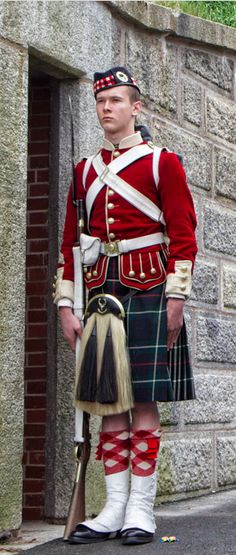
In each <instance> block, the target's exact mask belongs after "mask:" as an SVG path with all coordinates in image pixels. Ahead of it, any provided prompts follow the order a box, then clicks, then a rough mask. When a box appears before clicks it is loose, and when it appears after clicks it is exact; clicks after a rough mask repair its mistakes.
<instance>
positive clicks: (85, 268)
mask: <svg viewBox="0 0 236 555" xmlns="http://www.w3.org/2000/svg"><path fill="white" fill-rule="evenodd" d="M87 271H88V268H87V266H84V273H85V274H86V273H87Z"/></svg>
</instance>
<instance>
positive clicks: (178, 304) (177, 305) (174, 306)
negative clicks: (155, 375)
mask: <svg viewBox="0 0 236 555" xmlns="http://www.w3.org/2000/svg"><path fill="white" fill-rule="evenodd" d="M184 303H185V301H184V300H182V299H172V298H169V299H168V301H167V349H168V350H169V349H172V348H173V347H174V345H175V343H176V341H177V339H178V336H179V333H180V330H181V328H182V325H183V321H184V317H183V312H184Z"/></svg>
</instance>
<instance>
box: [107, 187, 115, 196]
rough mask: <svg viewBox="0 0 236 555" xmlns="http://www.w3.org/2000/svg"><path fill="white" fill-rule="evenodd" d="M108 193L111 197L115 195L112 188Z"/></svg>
mask: <svg viewBox="0 0 236 555" xmlns="http://www.w3.org/2000/svg"><path fill="white" fill-rule="evenodd" d="M108 195H109V197H112V195H114V191H113V190H112V189H109V191H108Z"/></svg>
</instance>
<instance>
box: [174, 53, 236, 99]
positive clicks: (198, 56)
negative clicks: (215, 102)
mask: <svg viewBox="0 0 236 555" xmlns="http://www.w3.org/2000/svg"><path fill="white" fill-rule="evenodd" d="M184 63H185V67H186V69H188V70H190V71H191V72H193V73H194V74H196V75H199V76H200V77H203V79H206V81H209V82H210V83H213V84H214V85H217V86H218V87H219V88H221V89H224V90H225V91H228V92H232V90H233V77H234V64H233V60H230V59H229V58H227V57H226V56H223V57H222V56H215V55H214V54H213V53H209V52H201V51H198V50H192V49H187V50H186V52H185V53H184Z"/></svg>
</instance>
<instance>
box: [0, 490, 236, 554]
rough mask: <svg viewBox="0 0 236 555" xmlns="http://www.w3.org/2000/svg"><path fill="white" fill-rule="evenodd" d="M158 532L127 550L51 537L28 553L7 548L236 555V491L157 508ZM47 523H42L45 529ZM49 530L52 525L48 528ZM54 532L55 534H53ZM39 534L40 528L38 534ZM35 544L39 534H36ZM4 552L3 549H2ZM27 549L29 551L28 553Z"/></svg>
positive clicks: (42, 551) (58, 532) (39, 551)
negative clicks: (172, 538)
mask: <svg viewBox="0 0 236 555" xmlns="http://www.w3.org/2000/svg"><path fill="white" fill-rule="evenodd" d="M156 522H157V531H156V537H155V541H154V542H153V543H151V544H146V545H141V546H138V547H137V546H133V547H128V546H127V547H126V546H123V545H122V544H121V542H120V540H113V541H108V542H103V543H101V544H91V545H81V546H73V545H69V544H67V543H66V542H63V541H62V540H61V539H60V538H58V539H52V537H53V536H52V535H51V537H50V528H49V529H48V535H47V537H48V539H51V541H47V540H46V536H45V538H44V539H45V541H46V543H43V544H41V545H36V546H35V547H33V545H34V544H32V548H30V549H29V543H28V544H27V545H25V547H24V544H23V543H21V545H19V544H18V546H19V547H18V550H16V551H14V550H13V549H16V547H17V545H16V544H15V545H14V546H13V545H10V544H9V545H8V546H6V545H5V549H7V548H8V547H9V548H11V551H10V550H7V551H5V552H4V551H2V550H1V548H0V555H9V553H15V554H18V555H20V554H22V550H24V553H25V554H27V555H77V554H79V553H81V555H85V554H86V555H90V554H91V555H93V554H94V555H95V554H97V553H98V552H99V551H102V553H103V555H111V554H112V555H124V553H125V552H126V550H128V552H129V553H130V552H131V553H135V555H139V554H144V553H145V555H154V554H155V555H156V554H157V555H159V554H160V555H170V554H171V555H172V554H174V555H176V554H179V555H236V490H231V491H224V492H221V493H216V494H212V495H209V496H204V497H199V498H197V499H191V500H188V501H178V502H175V503H168V504H165V505H161V506H160V507H158V509H157V511H156ZM43 525H44V523H41V526H42V527H43ZM46 526H50V525H46ZM53 530H54V532H53ZM62 530H63V528H62V527H61V526H60V527H57V526H53V525H51V534H52V533H53V534H54V538H55V537H56V535H58V536H61V534H62ZM38 533H40V528H39V530H38ZM34 535H35V541H37V532H36V531H35V534H34ZM169 535H175V536H177V538H178V539H179V541H178V542H176V543H162V544H161V543H160V538H161V537H162V536H169ZM2 549H4V546H2ZM25 549H26V551H25Z"/></svg>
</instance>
